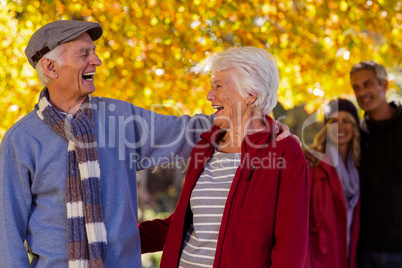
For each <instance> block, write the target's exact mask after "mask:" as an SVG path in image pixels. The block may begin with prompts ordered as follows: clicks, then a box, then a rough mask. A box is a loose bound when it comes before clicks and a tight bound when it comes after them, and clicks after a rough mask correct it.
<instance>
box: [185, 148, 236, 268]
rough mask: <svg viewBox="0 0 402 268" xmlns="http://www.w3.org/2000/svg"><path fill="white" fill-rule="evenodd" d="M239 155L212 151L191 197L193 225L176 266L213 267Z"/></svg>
mask: <svg viewBox="0 0 402 268" xmlns="http://www.w3.org/2000/svg"><path fill="white" fill-rule="evenodd" d="M240 158H241V154H240V153H234V154H230V153H221V152H218V151H215V153H214V154H213V156H212V157H211V159H210V160H209V161H208V163H207V164H206V165H205V168H204V171H203V173H202V174H201V176H200V178H199V179H198V181H197V183H196V185H195V187H194V189H193V192H192V193H191V198H190V207H191V210H192V212H193V224H192V225H191V226H190V228H189V229H188V230H187V233H186V235H185V238H184V243H183V248H182V253H181V258H180V263H179V267H182V268H188V267H212V265H213V262H214V258H215V251H216V245H217V241H218V233H219V228H220V225H221V221H222V215H223V210H224V207H225V203H226V199H227V196H228V193H229V190H230V186H231V185H232V181H233V178H234V175H235V173H236V170H237V168H238V167H239V165H240Z"/></svg>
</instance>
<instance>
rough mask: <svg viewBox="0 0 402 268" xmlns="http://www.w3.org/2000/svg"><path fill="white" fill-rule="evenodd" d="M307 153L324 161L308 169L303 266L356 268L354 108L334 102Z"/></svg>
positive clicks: (357, 153)
mask: <svg viewBox="0 0 402 268" xmlns="http://www.w3.org/2000/svg"><path fill="white" fill-rule="evenodd" d="M311 148H312V149H314V150H315V151H317V152H319V153H322V154H323V155H324V156H323V158H322V160H321V161H318V162H317V164H316V165H315V166H313V167H311V168H310V169H309V176H310V183H311V199H310V234H309V246H308V254H307V259H306V266H305V267H306V268H321V267H333V268H348V267H349V268H355V267H357V259H356V249H357V240H358V236H359V208H360V205H359V203H360V202H359V197H360V193H359V174H358V170H357V165H358V163H359V160H360V132H359V117H358V114H357V110H356V107H355V106H354V105H353V103H351V102H350V101H348V100H345V99H338V100H334V101H332V102H330V103H329V105H327V106H326V107H325V120H324V126H323V128H322V129H321V131H320V132H318V133H317V135H316V136H315V138H314V144H313V145H312V146H311ZM325 152H326V154H324V153H325Z"/></svg>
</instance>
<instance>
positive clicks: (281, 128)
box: [275, 121, 302, 147]
mask: <svg viewBox="0 0 402 268" xmlns="http://www.w3.org/2000/svg"><path fill="white" fill-rule="evenodd" d="M275 133H276V134H278V133H280V134H279V135H278V136H277V137H276V139H275V140H276V141H280V140H283V139H284V138H286V137H288V136H289V135H290V137H291V138H293V139H294V140H295V141H297V143H298V144H299V145H300V147H301V146H302V143H301V141H300V139H299V137H297V136H296V135H295V134H292V133H290V130H289V127H288V126H287V125H285V124H282V123H280V122H278V121H276V129H275Z"/></svg>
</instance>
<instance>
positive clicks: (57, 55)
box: [35, 43, 66, 87]
mask: <svg viewBox="0 0 402 268" xmlns="http://www.w3.org/2000/svg"><path fill="white" fill-rule="evenodd" d="M65 48H66V47H65V44H64V43H63V44H60V45H58V46H57V47H56V48H55V49H53V50H51V51H49V52H48V53H46V54H45V55H43V57H46V58H48V59H50V60H54V61H56V62H57V63H58V64H59V65H60V66H63V65H64V60H63V57H62V55H63V52H64V50H65ZM35 70H36V73H37V74H38V77H39V81H40V84H41V86H43V87H47V84H48V83H49V82H50V77H48V76H47V75H46V73H45V71H44V70H43V68H42V65H41V64H40V61H38V63H37V64H36V67H35Z"/></svg>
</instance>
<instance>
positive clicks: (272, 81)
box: [206, 47, 279, 116]
mask: <svg viewBox="0 0 402 268" xmlns="http://www.w3.org/2000/svg"><path fill="white" fill-rule="evenodd" d="M276 62H277V61H276V59H275V57H274V56H273V55H272V54H271V53H269V52H268V51H265V50H263V49H260V48H256V47H237V48H229V49H227V50H225V51H222V52H218V53H216V54H214V55H212V56H211V57H210V58H208V59H207V62H206V64H207V69H208V71H209V72H211V73H213V72H221V71H227V70H234V72H232V77H231V78H232V80H233V82H234V83H235V85H236V87H237V90H238V91H239V93H240V95H241V96H243V97H244V98H247V97H249V96H250V95H253V96H255V97H256V101H255V102H254V103H253V105H252V108H253V109H255V110H256V111H257V112H258V113H259V114H260V115H261V116H265V115H270V114H271V111H272V109H273V108H274V107H275V105H276V102H277V99H278V97H277V94H278V88H279V72H278V67H277V65H276Z"/></svg>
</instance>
